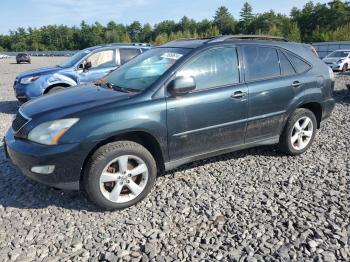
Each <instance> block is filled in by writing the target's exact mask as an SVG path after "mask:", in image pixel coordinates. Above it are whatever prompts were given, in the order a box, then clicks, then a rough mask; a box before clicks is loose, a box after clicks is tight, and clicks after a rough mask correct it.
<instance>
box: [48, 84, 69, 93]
mask: <svg viewBox="0 0 350 262" xmlns="http://www.w3.org/2000/svg"><path fill="white" fill-rule="evenodd" d="M57 86H63V87H70V86H71V85H70V84H67V83H57V84H53V85H50V86H48V87H47V88H46V89H45V90H44V93H43V94H47V93H48V92H50V90H51V89H52V88H54V87H57Z"/></svg>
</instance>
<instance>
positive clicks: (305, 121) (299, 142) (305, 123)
mask: <svg viewBox="0 0 350 262" xmlns="http://www.w3.org/2000/svg"><path fill="white" fill-rule="evenodd" d="M313 132H314V126H313V123H312V120H311V119H310V118H309V117H307V116H304V117H301V118H300V119H299V120H298V121H296V122H295V124H294V126H293V129H292V134H291V138H290V139H291V144H292V147H293V148H294V149H295V150H298V151H300V150H303V149H304V148H306V147H307V146H308V145H309V143H310V141H311V139H312V136H313Z"/></svg>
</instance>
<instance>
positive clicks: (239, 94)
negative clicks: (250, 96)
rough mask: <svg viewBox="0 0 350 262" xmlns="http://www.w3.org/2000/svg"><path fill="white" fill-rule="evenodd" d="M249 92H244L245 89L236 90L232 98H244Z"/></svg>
mask: <svg viewBox="0 0 350 262" xmlns="http://www.w3.org/2000/svg"><path fill="white" fill-rule="evenodd" d="M246 94H247V93H246V92H243V91H237V92H234V93H233V94H232V95H231V97H232V98H243V97H245V95H246Z"/></svg>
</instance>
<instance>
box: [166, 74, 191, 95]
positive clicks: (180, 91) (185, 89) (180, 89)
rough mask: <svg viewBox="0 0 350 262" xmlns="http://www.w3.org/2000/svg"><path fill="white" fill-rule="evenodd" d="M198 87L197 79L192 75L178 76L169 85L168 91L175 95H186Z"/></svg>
mask: <svg viewBox="0 0 350 262" xmlns="http://www.w3.org/2000/svg"><path fill="white" fill-rule="evenodd" d="M195 89H196V80H195V79H194V78H193V77H192V76H178V77H176V78H175V79H174V80H172V81H171V82H170V83H169V85H168V91H169V93H170V94H172V95H173V96H181V95H185V94H187V93H189V92H191V91H192V90H195Z"/></svg>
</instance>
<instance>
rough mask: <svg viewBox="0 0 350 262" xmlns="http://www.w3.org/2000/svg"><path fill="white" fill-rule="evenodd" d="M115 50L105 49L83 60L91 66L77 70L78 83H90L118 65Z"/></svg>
mask: <svg viewBox="0 0 350 262" xmlns="http://www.w3.org/2000/svg"><path fill="white" fill-rule="evenodd" d="M116 60H117V59H116V50H115V49H105V50H101V51H97V52H95V53H93V54H91V55H90V56H89V57H88V58H87V59H86V60H85V61H86V62H90V63H91V68H90V69H88V70H85V71H83V70H82V69H79V70H78V81H79V84H85V83H91V82H93V81H95V80H98V79H101V78H103V77H104V76H106V75H107V74H109V73H110V72H111V71H113V70H115V69H116V68H117V67H118V62H117V61H116Z"/></svg>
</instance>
